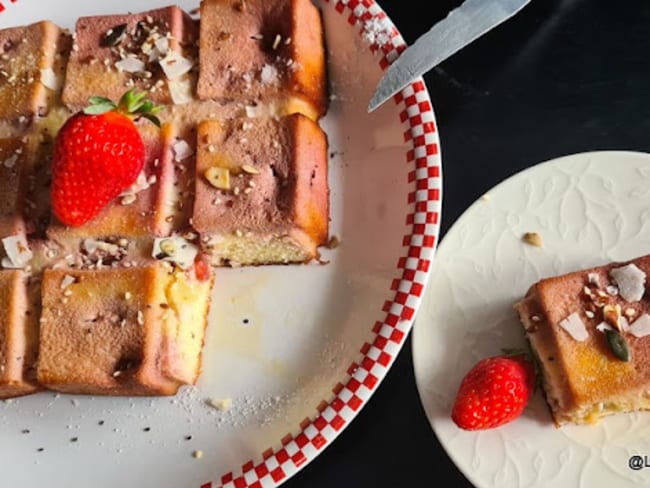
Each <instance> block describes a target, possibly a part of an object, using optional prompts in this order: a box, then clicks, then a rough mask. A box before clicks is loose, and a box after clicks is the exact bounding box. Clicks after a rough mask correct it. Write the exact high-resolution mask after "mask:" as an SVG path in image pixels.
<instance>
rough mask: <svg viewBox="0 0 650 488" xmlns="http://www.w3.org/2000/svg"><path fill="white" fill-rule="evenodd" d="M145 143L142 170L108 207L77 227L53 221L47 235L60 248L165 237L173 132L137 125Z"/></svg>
mask: <svg viewBox="0 0 650 488" xmlns="http://www.w3.org/2000/svg"><path fill="white" fill-rule="evenodd" d="M139 130H140V134H141V135H142V139H143V141H144V143H145V161H146V162H145V167H144V169H143V171H142V173H141V174H140V176H139V177H138V180H137V181H136V182H135V184H134V185H133V186H132V187H131V188H129V189H128V190H126V191H125V192H124V193H123V194H122V195H121V196H120V197H118V198H117V199H115V200H113V201H112V202H111V203H110V204H108V205H107V206H106V207H105V208H104V209H103V210H102V211H101V212H100V213H99V215H97V216H96V217H95V218H94V219H92V220H91V221H89V222H87V223H86V224H84V225H82V226H79V227H67V226H65V225H63V224H62V223H60V222H58V221H56V219H55V220H53V222H52V223H51V225H50V227H49V229H48V231H47V235H48V237H49V238H50V239H52V240H54V241H57V242H59V243H61V244H66V245H67V244H72V245H75V244H77V243H78V241H79V240H81V239H85V238H91V237H92V238H105V237H126V238H146V237H151V236H165V235H168V234H169V233H170V232H171V229H172V224H173V215H172V214H173V212H174V211H175V210H174V208H173V205H170V204H169V202H170V201H171V199H172V195H171V193H172V191H173V190H172V187H173V181H172V177H173V164H174V163H173V148H172V146H173V144H174V143H175V139H174V138H173V134H174V128H173V127H172V126H170V125H165V126H163V128H162V130H161V129H158V128H157V127H156V126H154V125H153V124H151V123H149V122H148V121H147V122H143V123H142V124H139Z"/></svg>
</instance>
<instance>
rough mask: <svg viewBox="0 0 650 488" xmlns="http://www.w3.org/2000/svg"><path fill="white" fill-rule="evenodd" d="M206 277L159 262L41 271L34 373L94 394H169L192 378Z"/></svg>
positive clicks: (51, 383) (57, 385)
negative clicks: (143, 264)
mask: <svg viewBox="0 0 650 488" xmlns="http://www.w3.org/2000/svg"><path fill="white" fill-rule="evenodd" d="M211 285H212V281H211V278H208V277H205V276H200V277H198V278H197V275H196V273H195V269H194V268H190V269H188V270H182V269H180V268H176V267H174V266H172V265H170V264H168V263H164V262H159V261H156V262H152V263H150V264H148V265H146V266H142V267H136V268H121V269H104V270H101V271H97V270H94V271H89V270H73V269H68V270H66V269H58V270H52V269H50V270H45V272H44V274H43V286H42V296H43V312H42V316H41V333H40V355H39V362H38V381H39V383H41V384H42V385H43V386H45V387H47V388H50V389H52V390H57V391H61V392H67V393H78V394H98V395H173V394H175V393H176V392H177V390H178V388H179V387H180V386H181V385H184V384H193V383H194V382H195V381H196V379H197V377H198V375H199V372H200V369H201V351H202V347H203V337H204V331H205V327H206V323H207V314H208V308H209V303H210V291H211Z"/></svg>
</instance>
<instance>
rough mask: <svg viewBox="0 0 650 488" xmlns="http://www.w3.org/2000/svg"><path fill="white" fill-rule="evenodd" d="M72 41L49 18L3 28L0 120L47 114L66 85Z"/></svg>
mask: <svg viewBox="0 0 650 488" xmlns="http://www.w3.org/2000/svg"><path fill="white" fill-rule="evenodd" d="M70 44H71V42H70V36H69V34H66V33H65V32H64V31H62V30H61V29H60V28H59V27H57V26H56V25H54V24H53V23H52V22H49V21H43V22H38V23H36V24H32V25H29V26H25V27H12V28H9V29H2V30H0V119H12V120H13V119H20V118H31V117H33V116H35V115H39V116H44V115H46V114H47V112H48V110H49V107H50V106H51V105H52V104H53V103H54V101H55V100H57V99H58V96H59V94H60V91H61V87H62V85H63V79H64V74H65V65H66V60H67V56H68V52H69V50H70Z"/></svg>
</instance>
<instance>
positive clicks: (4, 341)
mask: <svg viewBox="0 0 650 488" xmlns="http://www.w3.org/2000/svg"><path fill="white" fill-rule="evenodd" d="M0 303H2V308H0V398H11V397H16V396H22V395H27V394H29V393H33V392H35V391H37V390H39V389H40V387H39V386H38V385H37V383H36V357H37V355H38V320H37V318H38V317H37V313H36V311H35V309H34V305H33V302H32V301H31V300H30V293H29V292H28V277H27V275H26V274H25V272H24V271H22V270H3V271H0Z"/></svg>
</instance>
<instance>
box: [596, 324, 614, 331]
mask: <svg viewBox="0 0 650 488" xmlns="http://www.w3.org/2000/svg"><path fill="white" fill-rule="evenodd" d="M596 330H599V331H600V332H603V333H604V332H605V331H606V330H614V327H612V326H611V325H609V324H608V323H607V322H601V323H600V324H598V325H597V326H596Z"/></svg>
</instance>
